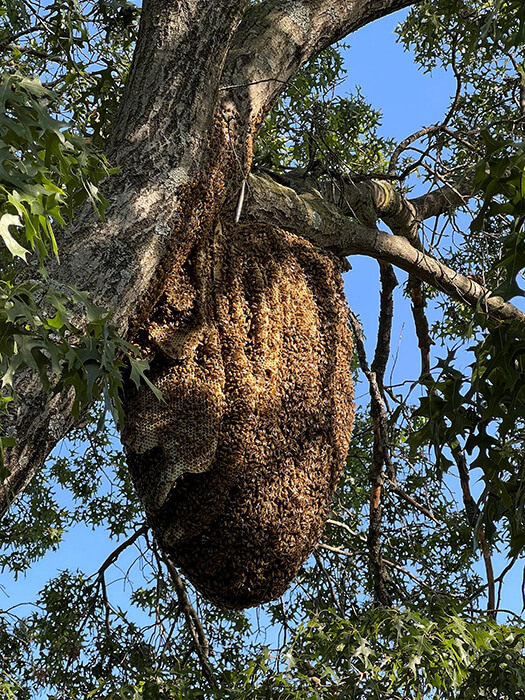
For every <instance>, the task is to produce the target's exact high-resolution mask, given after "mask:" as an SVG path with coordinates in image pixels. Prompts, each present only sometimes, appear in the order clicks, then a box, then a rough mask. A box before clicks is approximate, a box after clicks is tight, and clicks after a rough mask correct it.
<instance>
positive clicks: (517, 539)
mask: <svg viewBox="0 0 525 700" xmlns="http://www.w3.org/2000/svg"><path fill="white" fill-rule="evenodd" d="M139 13H140V11H139V8H138V7H137V6H135V5H134V4H132V3H129V2H125V1H123V0H98V1H97V2H92V1H91V0H89V1H86V2H78V1H76V0H56V2H27V1H26V0H6V2H4V4H3V6H2V8H0V51H1V54H0V61H1V62H2V77H1V80H0V102H1V104H2V110H0V237H1V239H2V241H1V242H0V243H2V250H1V252H0V258H1V262H2V273H3V274H2V280H1V281H0V365H1V369H2V375H3V387H4V394H3V398H2V404H1V408H2V410H3V411H4V412H7V411H9V409H10V404H11V403H12V401H13V400H14V399H16V396H14V395H13V392H12V390H11V389H10V388H12V386H13V380H14V378H15V377H16V376H18V373H19V372H20V371H22V370H23V369H24V368H31V369H34V370H36V371H37V372H38V373H39V375H40V377H41V378H42V381H43V382H44V383H45V385H46V386H47V387H48V389H49V391H59V390H60V389H61V388H62V387H63V386H65V385H67V384H72V385H73V386H74V387H75V392H76V400H75V405H74V407H73V411H74V412H75V415H77V416H78V415H81V413H82V412H84V414H85V421H84V424H83V425H82V426H80V427H77V428H76V429H75V431H74V432H73V433H72V434H71V436H70V443H69V444H68V453H67V455H65V456H64V455H59V456H55V457H53V458H52V459H50V460H49V462H48V464H47V466H46V468H45V469H44V470H43V471H42V472H41V473H40V474H39V475H38V476H37V477H35V478H34V479H33V481H32V482H31V484H30V485H29V487H28V488H27V489H26V491H25V493H24V494H23V496H22V497H20V498H19V499H18V500H17V502H16V503H15V504H14V506H13V508H12V509H11V511H10V513H9V514H8V515H7V516H6V518H5V520H4V522H3V527H2V533H3V535H2V540H3V543H2V544H3V549H2V550H1V551H0V563H1V567H2V570H3V571H4V570H7V571H10V572H12V573H13V574H14V575H15V576H20V575H29V576H30V575H31V567H32V566H33V565H34V564H35V562H38V561H39V560H41V559H42V558H43V557H45V555H46V554H47V553H48V552H50V551H52V550H55V549H57V548H58V547H60V544H61V541H62V539H63V537H64V536H65V535H66V533H67V532H68V531H69V530H70V529H72V528H74V527H75V525H78V524H84V525H87V526H88V527H92V528H104V529H105V530H106V531H107V536H108V538H109V539H110V540H113V541H114V543H115V544H114V546H115V550H114V552H113V554H111V555H110V556H109V557H108V558H107V559H106V561H104V562H101V563H100V568H99V569H98V571H96V572H95V573H91V572H82V571H80V570H75V565H74V563H72V566H71V569H70V570H67V571H62V572H60V573H59V574H58V575H57V576H56V577H55V578H53V579H52V580H50V581H49V582H48V583H47V584H46V585H45V587H44V588H43V589H42V590H41V591H40V593H39V595H38V599H37V600H35V601H34V602H33V603H32V604H31V605H28V606H15V607H12V608H9V607H8V606H5V605H4V603H2V608H4V609H3V611H2V616H1V618H0V694H1V695H2V697H6V698H17V699H23V698H31V697H38V693H41V694H47V695H48V696H49V697H51V698H63V697H68V698H93V699H94V700H96V699H97V698H124V697H129V698H136V699H137V700H139V699H141V698H144V699H147V698H160V699H161V698H166V699H167V698H204V697H214V698H237V697H239V698H254V699H255V698H266V697H271V698H283V700H284V699H285V698H290V699H292V698H294V699H295V698H296V699H297V700H299V699H300V698H312V699H314V698H332V697H333V698H336V697H344V698H356V699H357V698H381V699H382V700H385V699H392V700H394V699H401V698H407V699H408V698H414V699H416V698H421V699H422V698H436V699H437V698H440V699H444V700H445V699H449V698H450V699H451V700H452V699H458V700H459V699H461V700H468V699H469V698H474V697H482V698H502V699H503V698H520V697H523V696H524V695H525V658H524V645H525V633H524V631H523V620H522V618H520V617H519V616H518V615H517V614H516V613H511V614H507V613H503V612H502V613H500V615H499V617H498V616H497V614H496V613H497V608H499V607H500V604H501V603H500V599H499V594H498V589H500V588H501V585H502V582H503V579H504V574H505V573H508V570H510V567H511V565H519V562H520V561H521V563H522V562H523V550H524V548H525V442H524V441H525V425H524V422H523V417H524V415H525V341H524V329H523V327H522V326H520V324H519V323H517V322H515V323H511V322H508V323H496V322H494V321H493V320H488V319H487V317H486V316H485V315H484V314H483V308H481V307H480V308H479V309H478V310H477V313H472V311H471V310H469V309H468V308H467V307H465V306H463V305H462V304H460V303H459V302H458V301H455V300H452V299H450V298H449V297H447V296H445V295H444V294H441V293H439V292H438V291H436V290H434V289H431V288H430V287H429V286H427V285H425V284H424V285H422V284H421V283H420V282H418V281H417V280H415V279H414V277H413V275H411V276H409V279H408V281H407V283H406V285H405V286H406V289H405V291H406V294H407V295H410V296H411V298H412V301H413V304H414V307H415V309H416V311H415V314H416V313H419V316H418V317H417V318H416V317H415V320H416V327H418V329H419V330H418V339H419V341H420V347H421V353H422V360H423V372H422V374H421V376H420V377H417V376H413V377H410V378H409V379H410V381H411V382H412V383H411V385H410V386H411V391H408V392H407V391H405V390H404V389H403V388H402V387H401V388H400V387H389V386H387V385H386V380H385V366H384V363H383V361H382V360H381V357H382V356H383V355H384V354H385V348H384V347H383V346H382V337H381V333H380V334H379V337H378V348H377V350H376V355H375V358H374V362H373V363H371V366H372V369H373V372H374V373H375V376H376V378H377V384H378V386H379V399H378V394H377V393H376V394H374V391H372V392H371V405H367V402H366V401H362V402H361V405H360V406H359V410H358V415H357V418H356V425H355V429H354V437H353V440H352V444H351V448H350V453H349V455H348V459H347V466H346V470H345V474H344V477H343V480H342V483H341V485H340V488H339V490H338V492H337V495H336V499H335V501H334V504H333V512H332V515H331V518H330V520H329V524H328V526H327V529H326V532H325V534H324V538H323V542H322V544H321V545H320V546H319V547H318V549H317V550H316V552H315V554H314V556H313V557H312V559H311V561H309V562H308V563H307V565H306V566H305V567H304V568H303V570H302V573H301V576H300V578H299V579H298V581H297V582H296V584H295V585H294V586H293V588H292V590H291V591H290V592H289V593H288V594H287V596H286V597H285V598H284V599H282V600H280V601H276V602H274V603H271V604H268V605H266V606H264V608H262V609H261V610H260V611H258V612H257V614H255V615H254V614H251V613H240V612H235V613H233V612H228V611H224V610H220V609H218V608H216V607H214V606H212V605H211V604H209V603H207V602H206V601H205V600H201V599H199V598H198V596H196V595H195V594H194V593H193V592H192V591H191V589H189V588H188V592H186V587H185V585H184V583H183V582H182V581H181V579H180V578H179V577H178V576H177V574H176V572H167V571H166V569H165V563H164V562H163V560H162V557H161V555H160V553H159V551H158V550H157V548H156V546H155V543H154V542H152V541H151V537H150V535H149V533H148V530H147V528H146V527H145V526H143V525H141V523H142V520H143V514H142V509H141V506H140V504H139V502H138V500H137V497H136V495H135V494H134V491H133V488H132V486H131V483H130V478H129V475H128V473H127V470H126V465H125V462H124V459H123V456H122V453H121V450H120V448H119V446H118V438H117V435H116V432H115V429H114V428H113V427H112V423H111V422H110V421H107V422H104V421H103V420H100V415H99V410H98V408H96V409H94V408H92V405H93V401H97V400H98V401H100V400H103V401H105V406H106V409H108V408H109V409H110V410H112V411H113V414H114V416H115V417H116V418H117V419H118V413H119V407H120V402H119V390H120V388H121V385H122V379H121V370H122V369H123V367H124V365H125V364H126V363H128V362H129V363H130V364H131V372H132V376H133V377H134V378H135V379H136V381H137V383H138V382H139V381H147V378H146V376H145V374H144V372H145V371H146V370H147V366H146V363H145V362H144V361H142V360H141V359H140V357H139V356H138V354H137V353H136V351H135V350H134V348H133V347H132V346H130V345H129V344H128V343H126V342H125V341H124V340H122V339H121V338H119V336H118V333H117V330H116V328H115V327H114V326H113V325H112V324H111V313H110V312H109V311H107V310H103V309H100V308H98V307H96V306H94V305H93V304H92V303H91V302H90V300H89V298H88V296H87V295H86V294H85V293H84V292H83V291H82V290H74V289H64V288H56V287H54V286H53V285H52V283H51V281H50V277H49V275H48V269H49V266H50V265H54V264H56V262H55V261H56V260H57V259H58V258H59V255H60V250H59V248H58V247H57V243H56V239H55V230H56V229H57V227H65V229H66V231H67V226H68V224H69V222H70V221H71V219H72V217H73V215H74V214H75V213H76V212H78V211H79V210H82V207H87V206H94V207H95V209H96V210H97V211H98V213H99V215H100V216H103V215H104V207H105V200H104V197H103V195H102V194H101V191H100V189H99V186H100V183H101V181H102V180H103V178H105V177H107V176H108V175H111V173H112V172H114V171H113V170H112V168H111V163H108V162H107V160H106V157H105V156H104V155H103V153H104V150H105V149H106V148H107V143H108V136H109V133H110V127H111V123H112V121H113V120H114V118H115V114H116V109H117V105H118V101H119V97H120V95H121V92H122V86H123V84H124V82H125V80H126V77H127V73H128V70H129V65H130V60H131V56H132V51H133V47H134V42H135V38H136V31H137V25H138V17H139ZM397 33H398V39H399V41H401V42H402V44H403V45H404V46H405V48H406V49H407V50H410V51H411V52H412V55H413V57H414V61H416V62H417V64H418V65H419V66H420V67H421V69H422V70H424V71H431V70H433V69H435V68H436V67H438V66H441V67H443V68H445V69H447V70H449V71H450V72H451V73H452V74H453V76H454V78H455V81H456V92H455V95H453V97H452V100H451V104H450V108H449V110H448V112H447V113H446V114H445V115H444V116H443V119H442V121H441V122H440V123H438V124H435V125H432V126H430V127H425V128H422V129H421V130H420V131H419V132H417V133H416V134H413V135H407V138H406V139H405V140H404V141H402V142H401V143H397V142H396V141H395V140H394V139H391V138H385V137H384V136H382V135H381V133H380V131H379V126H380V124H381V111H380V109H381V105H374V106H371V105H369V104H367V102H366V100H365V99H364V98H363V96H362V94H361V92H360V91H359V90H356V91H355V92H354V93H352V94H348V93H345V92H344V90H345V86H344V78H345V72H344V69H343V59H342V54H341V52H342V51H343V49H344V47H343V46H342V45H340V46H333V47H330V48H329V49H327V50H325V51H324V52H322V53H321V54H319V55H317V56H316V57H315V58H314V59H313V60H312V61H311V62H310V63H309V64H308V65H307V66H305V67H304V68H303V69H302V70H301V72H300V73H298V74H297V76H296V77H295V78H294V79H293V80H292V81H291V82H290V84H289V85H287V87H286V89H285V90H284V92H283V94H282V96H281V99H280V101H279V102H278V103H277V104H276V105H275V107H274V109H273V110H272V112H271V113H270V114H269V115H268V117H267V119H266V121H265V124H264V126H263V128H262V131H261V133H260V136H259V139H258V142H257V145H256V155H255V167H256V168H257V169H258V170H265V171H266V170H269V171H272V172H273V173H274V174H276V177H290V176H292V175H293V173H297V172H300V173H301V174H302V175H304V174H307V175H308V176H311V177H314V178H315V179H316V181H317V182H318V183H320V185H322V184H323V183H324V184H326V183H330V182H332V181H333V180H334V178H338V177H343V178H350V179H354V180H356V181H361V180H367V179H370V178H371V177H372V176H374V177H376V178H377V177H380V176H383V177H384V178H386V179H389V180H390V181H392V182H395V183H397V186H398V188H399V190H400V191H402V192H404V193H410V192H411V191H412V190H413V189H414V188H417V192H418V193H419V192H424V191H426V190H427V189H429V188H431V187H432V186H435V185H436V184H437V185H439V186H441V185H452V186H453V187H456V188H461V187H462V186H464V185H465V183H468V186H469V188H470V195H471V196H469V197H465V200H464V206H459V207H458V208H457V209H456V210H454V211H449V212H447V214H446V216H444V217H441V218H440V217H438V218H437V219H436V222H435V225H433V226H428V225H427V224H424V225H423V226H422V239H423V241H424V245H425V248H427V249H430V250H432V251H433V254H434V255H435V256H436V257H437V258H438V259H439V260H440V261H442V262H443V263H445V264H447V265H449V266H450V267H452V268H453V269H455V270H457V271H458V272H462V273H464V274H468V275H470V276H471V277H472V278H473V279H476V280H481V281H482V282H483V284H484V286H486V287H487V288H489V289H491V290H492V291H493V292H494V293H497V294H498V295H499V296H501V297H502V298H503V299H504V300H511V299H515V298H516V297H519V296H523V292H522V290H521V287H520V284H519V283H520V279H521V272H522V270H523V268H524V267H525V234H524V223H525V151H524V144H523V142H522V136H523V129H524V125H525V53H524V51H523V46H524V45H525V8H524V6H523V3H522V2H520V1H519V0H515V1H512V0H492V1H490V2H489V1H486V0H465V1H464V2H461V3H457V2H452V0H439V1H438V2H423V3H420V4H418V5H417V6H416V7H414V8H413V9H412V10H411V11H410V12H409V13H408V15H407V17H406V19H404V20H403V22H402V23H401V24H400V25H399V27H398V29H397ZM425 188H426V189H425ZM380 267H381V280H382V294H383V299H384V303H383V304H382V310H381V319H382V321H383V323H387V324H388V322H389V321H388V317H389V315H391V312H390V311H389V302H388V291H387V287H388V275H389V273H388V269H387V266H386V265H385V264H383V263H382V264H381V266H380ZM418 300H419V305H418ZM427 304H428V305H429V307H430V308H433V309H438V310H439V313H438V314H434V316H435V320H434V322H433V325H432V327H431V328H430V330H429V329H428V328H427V330H426V331H424V332H423V331H421V328H422V327H423V328H424V326H421V325H419V326H417V323H418V318H419V321H420V322H421V316H422V315H424V314H423V310H424V307H425V306H426V305H427ZM79 307H82V308H83V309H86V310H87V316H88V319H89V323H88V324H87V325H79V324H78V323H77V320H76V319H77V316H78V313H77V312H78V309H79ZM381 319H380V328H381ZM354 330H355V332H356V337H357V340H358V343H357V345H358V350H364V347H361V345H360V342H359V340H360V338H362V336H360V333H361V331H360V326H359V323H358V321H357V319H355V318H354ZM431 338H432V339H433V341H435V342H436V343H438V345H437V346H436V347H437V350H433V351H432V354H433V356H435V357H436V359H435V360H434V366H433V367H432V368H431V371H428V370H426V369H425V356H426V362H428V358H429V356H430V343H431V340H430V339H431ZM460 347H461V348H463V349H465V348H466V349H467V350H468V351H469V353H471V354H470V355H468V357H469V358H470V360H469V361H465V353H464V352H463V349H462V351H461V352H459V351H458V349H459V348H460ZM387 354H388V348H387ZM125 357H127V359H124V358H125ZM355 373H356V377H358V380H359V381H363V382H364V385H365V386H366V384H367V383H368V380H369V379H370V377H369V374H370V367H369V366H368V364H367V361H366V358H365V357H364V356H363V352H358V353H357V355H356V364H355ZM416 387H417V388H420V389H421V391H420V392H419V394H417V395H418V396H419V397H420V398H418V399H417V401H416V400H415V399H413V395H414V393H415V391H414V389H415V388H416ZM97 406H98V405H97ZM90 407H91V408H90ZM371 414H372V417H373V416H376V418H377V416H378V415H379V414H380V416H381V420H382V421H383V423H381V425H382V426H383V427H382V430H383V433H382V440H383V443H382V445H383V447H385V445H386V447H387V452H388V458H387V459H386V460H385V461H384V462H383V463H381V464H379V468H380V470H379V471H377V469H376V467H378V462H377V460H376V456H377V450H378V444H377V435H376V436H375V437H374V431H373V427H372V425H373V424H374V425H377V423H374V421H373V420H371V417H370V415H371ZM10 440H11V438H10V437H9V436H4V437H2V444H3V445H4V446H9V445H10V444H11V443H10ZM371 463H372V467H371ZM471 474H472V475H471ZM480 475H481V482H482V492H481V494H480V495H479V497H477V498H474V497H473V496H472V493H471V487H470V482H471V479H477V478H478V477H479V476H480ZM0 476H1V477H2V478H3V477H4V476H5V473H4V471H3V468H2V467H0ZM378 479H379V480H380V482H381V485H382V488H383V497H382V498H383V500H382V509H381V514H380V516H381V517H380V522H379V524H378V523H377V522H374V521H373V519H372V518H371V516H370V512H369V504H370V493H371V490H372V489H373V488H374V484H376V483H377V480H378ZM451 484H455V486H454V487H453V489H454V490H452V491H451V490H450V488H449V487H450V485H451ZM458 498H459V499H461V503H460V504H458V503H457V502H456V501H457V499H458ZM378 543H379V546H377V545H378ZM498 551H499V552H502V553H503V555H504V556H506V557H508V559H509V564H508V566H507V565H505V566H504V569H505V570H504V572H503V573H502V574H499V573H494V572H493V571H492V563H491V556H492V554H493V553H494V552H498ZM480 552H481V553H482V555H483V558H484V562H485V566H486V569H485V575H484V577H482V576H481V575H480V574H479V568H478V567H476V566H475V563H476V561H477V560H478V558H479V553H480ZM500 559H501V557H500ZM117 567H120V571H121V572H122V571H123V572H124V573H123V574H122V578H123V579H124V580H125V582H126V589H125V596H126V597H123V595H122V594H121V593H117V592H116V590H115V587H114V586H111V585H110V581H111V580H113V579H114V578H115V576H117V573H116V572H117V571H118V570H119V569H118V568H117ZM169 573H171V576H170V575H168V574H169ZM124 601H125V602H124ZM487 603H488V608H489V609H488V610H487V609H486V608H487Z"/></svg>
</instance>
